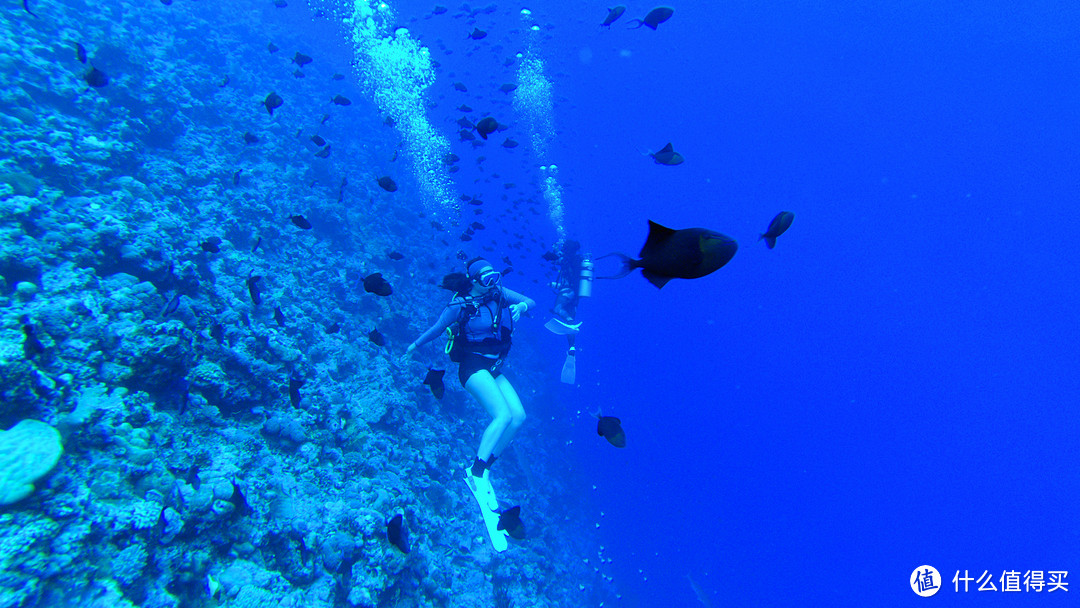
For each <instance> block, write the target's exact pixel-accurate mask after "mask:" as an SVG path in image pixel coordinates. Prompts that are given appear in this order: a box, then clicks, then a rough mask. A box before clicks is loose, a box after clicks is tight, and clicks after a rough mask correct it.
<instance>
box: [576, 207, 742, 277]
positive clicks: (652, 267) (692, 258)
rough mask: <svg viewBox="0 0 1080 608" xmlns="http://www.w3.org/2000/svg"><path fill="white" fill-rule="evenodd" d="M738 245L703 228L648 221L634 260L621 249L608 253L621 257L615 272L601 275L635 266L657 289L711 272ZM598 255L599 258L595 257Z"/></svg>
mask: <svg viewBox="0 0 1080 608" xmlns="http://www.w3.org/2000/svg"><path fill="white" fill-rule="evenodd" d="M738 248H739V245H738V243H736V242H735V239H733V238H731V237H729V236H727V235H725V234H720V233H719V232H714V231H712V230H708V229H705V228H684V229H682V230H672V229H671V228H667V227H665V226H661V225H660V224H657V223H656V222H653V221H651V220H650V221H649V237H648V238H647V239H646V240H645V245H644V246H643V247H642V248H641V251H640V252H639V253H638V256H639V257H640V258H641V259H638V260H634V259H631V258H630V257H629V256H627V255H624V254H622V253H609V254H608V255H605V256H602V257H605V258H606V257H609V256H618V257H619V258H620V259H621V260H622V269H621V270H620V272H619V273H618V274H615V275H612V276H606V277H601V278H605V279H619V278H622V277H625V276H626V275H628V274H630V272H631V271H632V270H633V269H635V268H640V269H641V274H642V275H644V276H645V278H646V279H648V281H649V282H650V283H652V284H653V285H655V286H656V287H657V289H659V288H661V287H663V286H664V285H667V282H668V281H670V280H671V279H696V278H699V277H703V276H705V275H707V274H710V273H712V272H714V271H716V270H718V269H719V268H721V267H722V266H723V265H724V264H727V263H728V262H729V261H731V258H732V257H734V256H735V251H736V250H737V249H738ZM597 259H601V258H597Z"/></svg>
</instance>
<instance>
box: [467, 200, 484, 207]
mask: <svg viewBox="0 0 1080 608" xmlns="http://www.w3.org/2000/svg"><path fill="white" fill-rule="evenodd" d="M469 204H470V205H476V206H480V205H483V204H484V201H482V200H480V199H478V198H471V199H469Z"/></svg>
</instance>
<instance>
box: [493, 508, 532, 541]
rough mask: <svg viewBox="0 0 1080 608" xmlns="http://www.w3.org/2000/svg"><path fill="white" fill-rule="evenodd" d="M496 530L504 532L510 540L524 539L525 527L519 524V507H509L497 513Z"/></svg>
mask: <svg viewBox="0 0 1080 608" xmlns="http://www.w3.org/2000/svg"><path fill="white" fill-rule="evenodd" d="M495 529H496V530H506V533H507V534H508V535H510V538H513V539H516V540H522V539H523V538H525V526H524V525H523V524H522V523H521V507H510V508H509V509H507V510H505V511H503V512H502V513H499V524H498V525H497V526H495Z"/></svg>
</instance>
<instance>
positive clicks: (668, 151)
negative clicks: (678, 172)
mask: <svg viewBox="0 0 1080 608" xmlns="http://www.w3.org/2000/svg"><path fill="white" fill-rule="evenodd" d="M649 156H651V157H652V159H653V160H654V161H656V164H658V165H668V166H669V167H674V166H675V165H681V164H682V163H683V161H684V160H686V159H684V158H683V155H682V154H679V153H678V152H676V151H675V150H674V149H673V148H672V147H671V142H668V145H666V146H664V147H663V148H661V149H660V151H659V152H657V153H655V154H649Z"/></svg>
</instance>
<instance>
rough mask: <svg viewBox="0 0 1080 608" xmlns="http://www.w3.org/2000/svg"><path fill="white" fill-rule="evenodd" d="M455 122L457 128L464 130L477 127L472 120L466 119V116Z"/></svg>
mask: <svg viewBox="0 0 1080 608" xmlns="http://www.w3.org/2000/svg"><path fill="white" fill-rule="evenodd" d="M454 122H456V123H457V126H459V127H461V128H462V129H473V128H475V127H476V125H474V124H473V123H472V121H471V120H469V119H468V118H465V117H464V116H462V117H461V118H459V119H457V120H456V121H454Z"/></svg>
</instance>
